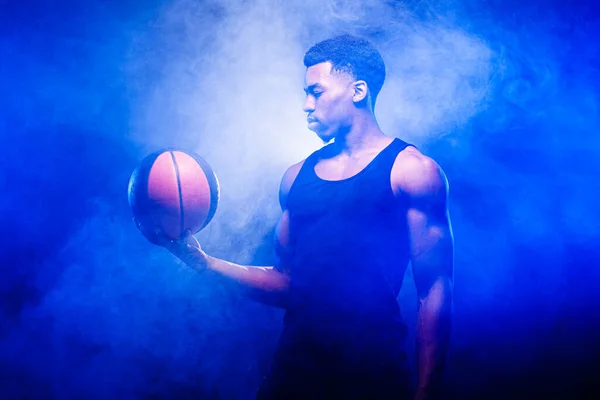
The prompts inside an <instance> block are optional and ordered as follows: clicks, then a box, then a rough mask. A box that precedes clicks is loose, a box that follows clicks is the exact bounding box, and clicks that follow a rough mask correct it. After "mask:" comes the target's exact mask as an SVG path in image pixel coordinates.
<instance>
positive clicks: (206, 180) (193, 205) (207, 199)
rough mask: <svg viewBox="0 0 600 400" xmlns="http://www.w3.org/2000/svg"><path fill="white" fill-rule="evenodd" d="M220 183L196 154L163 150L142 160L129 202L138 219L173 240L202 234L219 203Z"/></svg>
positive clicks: (132, 185)
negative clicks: (188, 232) (189, 232)
mask: <svg viewBox="0 0 600 400" xmlns="http://www.w3.org/2000/svg"><path fill="white" fill-rule="evenodd" d="M219 194H220V189H219V181H218V180H217V176H216V175H215V173H214V171H213V170H212V168H211V167H210V165H209V164H208V163H207V162H206V161H205V160H204V159H202V158H201V157H200V156H198V155H196V154H192V153H189V152H183V151H180V150H162V151H158V152H156V153H153V154H150V155H149V156H147V157H146V158H144V159H143V160H142V162H141V163H140V165H139V166H138V167H137V168H136V169H135V170H134V171H133V174H132V175H131V178H130V179H129V187H128V199H129V205H130V206H131V210H132V211H133V215H134V218H135V220H136V221H137V222H139V223H140V224H141V225H143V226H144V228H145V229H148V230H150V231H157V230H158V231H159V232H162V233H163V234H164V235H165V236H167V237H168V238H170V239H179V238H181V237H182V236H183V235H184V233H185V232H186V231H188V230H189V231H191V233H192V234H194V233H197V232H199V231H200V230H201V229H203V228H204V227H205V226H206V225H208V223H209V222H210V221H211V220H212V218H213V217H214V215H215V212H216V211H217V205H218V203H219Z"/></svg>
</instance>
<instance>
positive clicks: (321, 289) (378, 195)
mask: <svg viewBox="0 0 600 400" xmlns="http://www.w3.org/2000/svg"><path fill="white" fill-rule="evenodd" d="M408 145H409V144H407V143H406V142H403V141H402V140H400V139H394V140H393V141H392V142H391V143H390V144H389V145H388V146H387V147H385V148H384V149H383V150H382V151H381V152H380V153H379V154H378V155H377V156H376V157H375V158H374V159H373V160H372V161H371V162H370V163H369V164H368V165H367V166H366V167H365V168H364V169H363V170H362V171H361V172H359V173H358V174H356V175H354V176H352V177H350V178H348V179H344V180H339V181H328V180H323V179H321V178H319V177H318V176H317V175H316V173H315V165H316V164H317V162H318V161H319V159H320V158H322V157H326V156H327V152H330V151H331V150H332V146H331V145H329V146H325V147H323V148H322V149H320V150H318V151H316V152H314V153H313V154H311V155H310V156H309V157H308V158H307V159H306V160H305V162H304V164H303V166H302V168H301V170H300V172H299V174H298V176H297V177H296V179H295V181H294V183H293V185H292V187H291V189H290V192H289V195H288V199H287V209H288V212H289V214H290V238H291V248H290V253H289V258H288V259H287V260H286V262H287V263H288V266H289V269H290V276H291V287H290V291H289V302H288V306H287V310H286V315H285V319H284V325H285V328H284V331H285V330H288V331H298V332H303V333H305V334H306V333H308V332H315V333H318V334H319V335H321V334H323V333H331V334H333V336H332V337H336V335H339V334H341V333H343V334H348V333H350V334H351V333H352V332H358V331H361V332H362V331H363V330H362V329H360V327H366V326H369V331H370V332H376V331H377V327H380V328H381V329H382V330H383V331H385V332H387V333H390V332H395V333H398V334H400V335H402V336H403V337H404V333H405V332H404V331H405V328H404V324H403V322H402V319H401V315H400V308H399V305H398V302H397V296H398V293H399V291H400V285H401V282H402V277H403V275H404V272H405V270H406V266H407V264H408V260H409V247H408V235H407V224H406V210H407V208H406V203H405V200H404V199H402V198H398V197H396V196H395V195H394V193H393V191H392V187H391V183H390V174H391V170H392V166H393V164H394V161H395V159H396V156H397V155H398V153H399V152H400V151H402V150H403V149H405V148H406V147H407V146H408ZM319 335H317V336H319ZM321 336H322V335H321ZM326 336H327V335H326ZM373 339H374V340H379V339H378V336H377V335H373Z"/></svg>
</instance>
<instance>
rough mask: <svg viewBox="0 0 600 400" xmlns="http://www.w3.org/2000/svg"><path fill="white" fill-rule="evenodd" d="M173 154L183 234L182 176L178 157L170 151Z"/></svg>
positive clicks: (180, 231) (180, 229) (180, 233)
mask: <svg viewBox="0 0 600 400" xmlns="http://www.w3.org/2000/svg"><path fill="white" fill-rule="evenodd" d="M169 153H170V154H171V159H172V160H173V167H174V168H175V176H176V177H177V190H178V191H179V235H182V234H183V229H184V227H185V225H184V215H183V193H182V190H181V178H180V176H179V166H178V165H177V159H176V158H175V154H174V153H173V152H172V151H169Z"/></svg>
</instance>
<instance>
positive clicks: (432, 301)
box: [416, 281, 452, 400]
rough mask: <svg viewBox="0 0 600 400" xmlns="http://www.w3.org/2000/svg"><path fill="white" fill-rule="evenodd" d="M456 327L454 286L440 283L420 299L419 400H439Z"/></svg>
mask: <svg viewBox="0 0 600 400" xmlns="http://www.w3.org/2000/svg"><path fill="white" fill-rule="evenodd" d="M451 326H452V284H451V282H449V281H439V282H436V283H435V284H434V285H433V287H432V288H431V290H430V292H429V294H428V295H427V296H426V297H424V298H422V299H421V300H420V304H419V311H418V320H417V365H418V386H417V397H416V398H417V400H425V399H427V400H429V399H434V398H437V396H438V392H439V387H440V382H441V378H442V372H443V370H444V365H445V363H446V355H447V353H448V345H449V341H450V331H451Z"/></svg>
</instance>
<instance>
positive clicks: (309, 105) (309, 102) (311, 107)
mask: <svg viewBox="0 0 600 400" xmlns="http://www.w3.org/2000/svg"><path fill="white" fill-rule="evenodd" d="M302 110H304V112H312V111H315V101H314V100H313V99H311V98H310V96H309V97H307V98H306V100H305V101H304V106H303V107H302Z"/></svg>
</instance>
